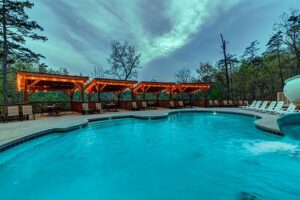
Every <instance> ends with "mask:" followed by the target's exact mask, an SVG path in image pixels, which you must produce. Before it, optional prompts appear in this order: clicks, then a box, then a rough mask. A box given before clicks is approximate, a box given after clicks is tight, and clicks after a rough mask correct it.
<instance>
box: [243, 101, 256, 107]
mask: <svg viewBox="0 0 300 200" xmlns="http://www.w3.org/2000/svg"><path fill="white" fill-rule="evenodd" d="M256 102H257V101H253V102H252V104H251V105H247V106H241V107H240V108H242V109H249V108H254V106H255V105H256Z"/></svg>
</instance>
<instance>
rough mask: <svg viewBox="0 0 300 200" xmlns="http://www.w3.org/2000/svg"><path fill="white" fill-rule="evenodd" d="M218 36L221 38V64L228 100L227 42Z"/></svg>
mask: <svg viewBox="0 0 300 200" xmlns="http://www.w3.org/2000/svg"><path fill="white" fill-rule="evenodd" d="M220 36H221V48H222V54H223V64H224V68H225V77H226V87H227V98H230V83H229V73H228V58H227V44H228V43H229V42H228V41H226V40H224V38H223V34H220Z"/></svg>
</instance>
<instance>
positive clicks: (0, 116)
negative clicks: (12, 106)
mask: <svg viewBox="0 0 300 200" xmlns="http://www.w3.org/2000/svg"><path fill="white" fill-rule="evenodd" d="M0 118H2V121H3V123H5V110H4V107H2V109H0Z"/></svg>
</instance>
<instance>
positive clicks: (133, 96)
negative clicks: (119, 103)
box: [130, 87, 135, 101]
mask: <svg viewBox="0 0 300 200" xmlns="http://www.w3.org/2000/svg"><path fill="white" fill-rule="evenodd" d="M130 93H131V101H135V94H134V92H133V87H131V88H130Z"/></svg>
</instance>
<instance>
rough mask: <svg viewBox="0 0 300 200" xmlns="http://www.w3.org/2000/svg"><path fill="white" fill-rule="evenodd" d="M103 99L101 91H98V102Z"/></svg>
mask: <svg viewBox="0 0 300 200" xmlns="http://www.w3.org/2000/svg"><path fill="white" fill-rule="evenodd" d="M100 101H101V92H99V91H98V102H100Z"/></svg>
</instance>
